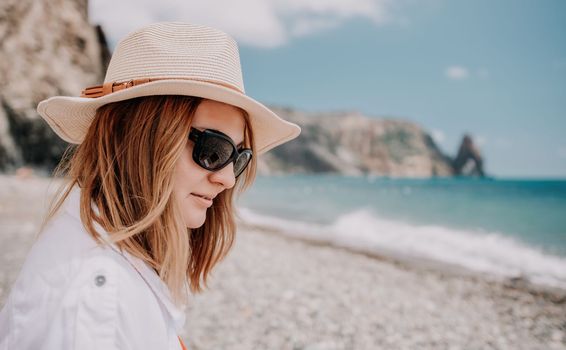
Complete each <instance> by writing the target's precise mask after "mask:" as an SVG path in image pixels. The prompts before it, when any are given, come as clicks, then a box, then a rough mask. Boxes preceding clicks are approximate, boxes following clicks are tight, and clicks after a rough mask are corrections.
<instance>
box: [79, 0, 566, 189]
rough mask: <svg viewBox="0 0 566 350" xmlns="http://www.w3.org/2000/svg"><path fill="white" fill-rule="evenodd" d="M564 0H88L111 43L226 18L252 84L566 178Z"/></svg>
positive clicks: (508, 173)
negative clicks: (143, 31) (162, 26)
mask: <svg viewBox="0 0 566 350" xmlns="http://www.w3.org/2000/svg"><path fill="white" fill-rule="evenodd" d="M565 14H566V1H563V0H540V1H532V0H498V1H488V0H468V1H464V0H451V1H449V0H398V1H392V0H238V1H233V0H210V1H206V2H205V1H172V0H162V1H159V2H156V1H151V0H121V1H109V0H90V2H89V18H90V21H91V22H92V23H97V24H101V25H102V26H103V28H104V30H105V32H106V33H107V35H108V37H109V41H110V45H111V47H113V46H114V45H116V43H117V42H118V41H119V40H120V39H121V38H122V37H124V36H125V35H127V34H128V33H129V32H130V31H132V30H135V29H137V28H139V27H141V26H144V25H146V24H149V23H152V22H158V21H187V22H191V23H198V24H203V25H208V26H213V27H216V28H219V29H222V30H224V31H225V32H227V33H228V34H230V35H232V36H233V37H234V38H235V39H236V40H237V42H238V45H239V50H240V59H241V63H242V70H243V75H244V83H245V88H246V93H247V94H248V95H250V96H252V97H253V98H255V99H257V100H259V101H260V102H262V103H264V104H267V105H277V106H286V107H293V108H296V109H300V110H304V111H317V112H325V111H359V112H362V113H364V114H365V115H367V116H369V117H375V118H396V119H404V120H410V121H413V122H415V123H417V124H419V125H420V126H421V127H422V128H423V129H425V130H426V131H427V132H429V133H430V134H431V136H433V138H434V139H435V140H436V142H437V144H438V145H439V147H440V148H441V149H442V150H443V152H444V153H446V154H448V155H451V156H454V155H455V153H456V152H457V149H458V146H459V143H460V141H461V139H462V137H463V135H464V134H465V133H469V134H470V135H471V136H472V137H473V139H474V141H475V143H476V144H477V146H478V147H479V149H480V151H481V152H482V154H483V156H484V159H485V167H486V171H487V173H488V174H490V175H493V176H496V177H501V178H509V177H513V178H566V136H565V135H566V20H565V18H566V15H565Z"/></svg>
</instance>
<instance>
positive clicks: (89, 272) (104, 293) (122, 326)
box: [0, 187, 185, 350]
mask: <svg viewBox="0 0 566 350" xmlns="http://www.w3.org/2000/svg"><path fill="white" fill-rule="evenodd" d="M79 203H80V188H78V187H75V188H73V190H72V192H71V193H70V194H69V197H68V198H67V199H66V201H65V203H64V204H63V206H62V207H61V209H60V210H59V212H58V214H57V215H56V216H55V217H54V218H53V219H52V220H51V221H50V222H49V224H48V225H47V226H46V228H45V230H44V231H43V232H42V234H41V235H40V236H39V239H38V240H37V241H36V242H35V243H34V245H33V247H32V248H31V250H30V252H29V254H28V256H27V257H26V261H25V262H24V265H23V267H22V270H21V271H20V274H19V276H18V278H17V280H16V282H15V283H14V285H13V287H12V290H11V292H10V295H9V296H8V299H7V301H6V304H5V305H4V307H3V309H2V311H0V350H12V349H18V350H19V349H21V350H27V349H29V350H40V349H58V350H67V349H81V350H87V349H105V350H106V349H107V350H114V349H132V350H141V349H175V350H180V349H182V347H181V344H180V342H179V338H178V337H177V336H178V334H180V333H181V332H182V329H183V326H184V323H185V313H184V309H183V308H182V307H176V306H175V305H174V303H173V301H172V298H171V295H170V293H169V289H168V288H167V285H166V284H165V283H164V282H163V281H162V280H161V278H159V276H158V275H157V273H156V272H155V271H154V270H153V269H152V268H150V267H149V266H148V265H147V264H146V263H145V262H144V261H142V260H140V259H138V258H136V257H134V256H132V255H130V254H128V253H127V252H124V253H121V252H120V250H119V249H118V248H117V247H116V246H115V245H105V246H99V245H97V242H96V241H95V240H94V239H93V238H92V237H91V236H90V235H89V234H88V232H87V231H86V229H85V228H84V227H83V225H82V223H81V219H80V207H79ZM94 209H95V210H96V207H94ZM94 224H95V228H96V230H97V232H99V233H101V234H102V235H103V238H104V237H108V236H107V233H106V232H104V230H103V229H102V228H101V227H100V225H98V224H97V223H96V222H95V223H94Z"/></svg>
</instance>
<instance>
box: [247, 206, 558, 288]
mask: <svg viewBox="0 0 566 350" xmlns="http://www.w3.org/2000/svg"><path fill="white" fill-rule="evenodd" d="M238 216H239V217H240V218H241V219H242V220H243V221H244V222H245V223H248V224H252V225H257V226H262V227H266V228H272V229H276V230H278V231H281V232H282V233H284V234H286V235H288V236H294V237H298V238H305V239H310V240H316V241H321V242H327V243H331V244H334V245H337V246H342V247H347V248H353V249H356V250H362V251H365V252H375V253H377V254H390V255H393V256H405V257H413V258H421V259H427V260H433V261H436V262H439V263H446V264H451V265H455V266H459V267H463V268H466V269H469V270H472V271H476V272H481V273H486V274H490V275H495V276H501V277H511V278H517V277H520V278H523V279H527V280H529V281H530V282H531V283H534V284H540V285H545V286H551V287H557V288H562V289H566V258H562V257H558V256H554V255H550V254H547V253H545V252H543V251H542V250H540V249H537V248H534V247H530V246H527V245H526V244H524V243H523V242H520V241H517V240H515V239H513V238H511V237H509V236H505V235H504V234H501V233H498V232H473V231H466V230H458V229H453V228H447V227H442V226H433V225H422V226H417V225H413V224H407V223H403V222H399V221H392V220H388V219H384V218H380V217H379V216H378V215H376V213H375V212H373V211H372V210H371V209H369V208H361V209H358V210H355V211H352V212H349V213H346V214H343V215H341V216H339V217H337V218H336V220H335V221H334V222H333V223H331V224H329V225H319V224H314V223H308V222H303V221H294V220H288V219H283V218H279V217H273V216H268V215H262V214H259V213H257V212H255V211H253V210H251V209H249V208H240V210H239V214H238Z"/></svg>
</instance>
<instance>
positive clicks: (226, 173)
mask: <svg viewBox="0 0 566 350" xmlns="http://www.w3.org/2000/svg"><path fill="white" fill-rule="evenodd" d="M209 179H210V181H212V182H215V183H218V184H220V185H222V187H224V189H228V188H232V187H234V185H235V184H236V177H235V176H234V163H233V162H231V163H230V164H228V165H226V166H225V167H224V168H222V169H220V170H218V171H213V172H211V174H210V176H209Z"/></svg>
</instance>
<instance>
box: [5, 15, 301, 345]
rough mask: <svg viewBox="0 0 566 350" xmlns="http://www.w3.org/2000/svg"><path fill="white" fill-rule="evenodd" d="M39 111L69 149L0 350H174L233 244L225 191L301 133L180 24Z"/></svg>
mask: <svg viewBox="0 0 566 350" xmlns="http://www.w3.org/2000/svg"><path fill="white" fill-rule="evenodd" d="M38 112H39V114H40V115H41V116H42V117H43V118H44V119H45V120H46V121H47V123H48V124H49V125H50V126H51V127H52V129H53V130H54V131H55V132H56V133H57V134H58V135H59V136H60V137H61V138H63V139H64V140H66V141H68V142H70V143H73V144H77V146H75V147H74V148H73V149H71V152H70V155H66V156H65V157H64V159H63V161H62V163H61V164H60V166H59V168H58V173H59V174H62V175H63V176H64V178H65V179H66V180H67V181H66V182H65V183H64V187H63V189H62V191H61V194H60V195H59V196H58V197H56V199H55V201H54V203H53V206H52V207H51V210H50V211H49V213H48V215H47V218H46V219H45V221H44V224H43V225H42V228H41V230H40V235H39V237H38V240H37V241H36V242H35V244H34V246H33V247H32V249H31V251H30V253H29V255H28V257H27V258H26V261H25V263H24V266H23V268H22V270H21V272H20V275H19V276H18V279H17V281H16V283H15V284H14V286H13V288H12V290H11V293H10V295H9V297H8V299H7V302H6V305H5V306H4V308H3V310H2V311H1V313H0V349H79V348H80V349H184V348H185V347H184V345H183V343H182V341H181V338H180V337H178V334H179V333H180V332H181V330H182V328H183V324H184V310H183V309H184V306H185V304H186V299H187V294H188V290H189V289H190V290H191V291H192V292H200V291H202V288H203V286H205V285H206V280H207V276H208V275H209V274H210V272H211V270H212V268H213V267H214V266H215V265H216V263H218V262H219V261H220V260H221V259H222V258H223V257H224V256H226V254H227V253H228V251H229V249H230V247H231V245H232V242H233V240H234V235H235V230H236V227H235V223H234V208H233V204H232V200H233V196H234V193H235V192H241V191H243V190H244V189H245V188H246V187H248V186H249V185H251V183H252V182H253V180H254V177H255V169H256V157H257V155H259V154H261V153H264V152H266V151H268V150H270V149H272V148H273V147H275V146H277V145H280V144H282V143H284V142H287V141H289V140H291V139H293V138H295V137H297V136H298V134H299V133H300V128H299V127H298V126H297V125H295V124H292V123H289V122H286V121H284V120H282V119H281V118H279V117H278V116H277V115H275V114H274V113H273V112H272V111H270V110H269V109H267V108H266V107H265V106H263V105H262V104H260V103H258V102H256V101H255V100H253V99H251V98H249V97H247V96H246V95H245V93H244V88H243V82H242V75H241V67H240V61H239V55H238V48H237V45H236V42H235V41H234V40H233V39H232V38H230V37H229V36H228V35H226V34H225V33H223V32H221V31H218V30H215V29H212V28H208V27H203V26H195V25H190V24H186V23H180V22H170V23H156V24H153V25H150V26H147V27H145V28H142V29H140V30H138V31H136V32H133V33H131V34H130V35H128V36H127V37H126V38H125V39H124V40H122V41H121V42H120V43H119V44H118V45H117V47H116V49H115V51H114V54H113V56H112V59H111V61H110V64H109V66H108V70H107V73H106V77H105V80H104V84H103V85H101V86H95V87H89V88H86V89H85V90H83V93H82V96H81V97H66V96H57V97H52V98H49V99H47V100H45V101H42V102H41V103H40V104H39V106H38Z"/></svg>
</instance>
